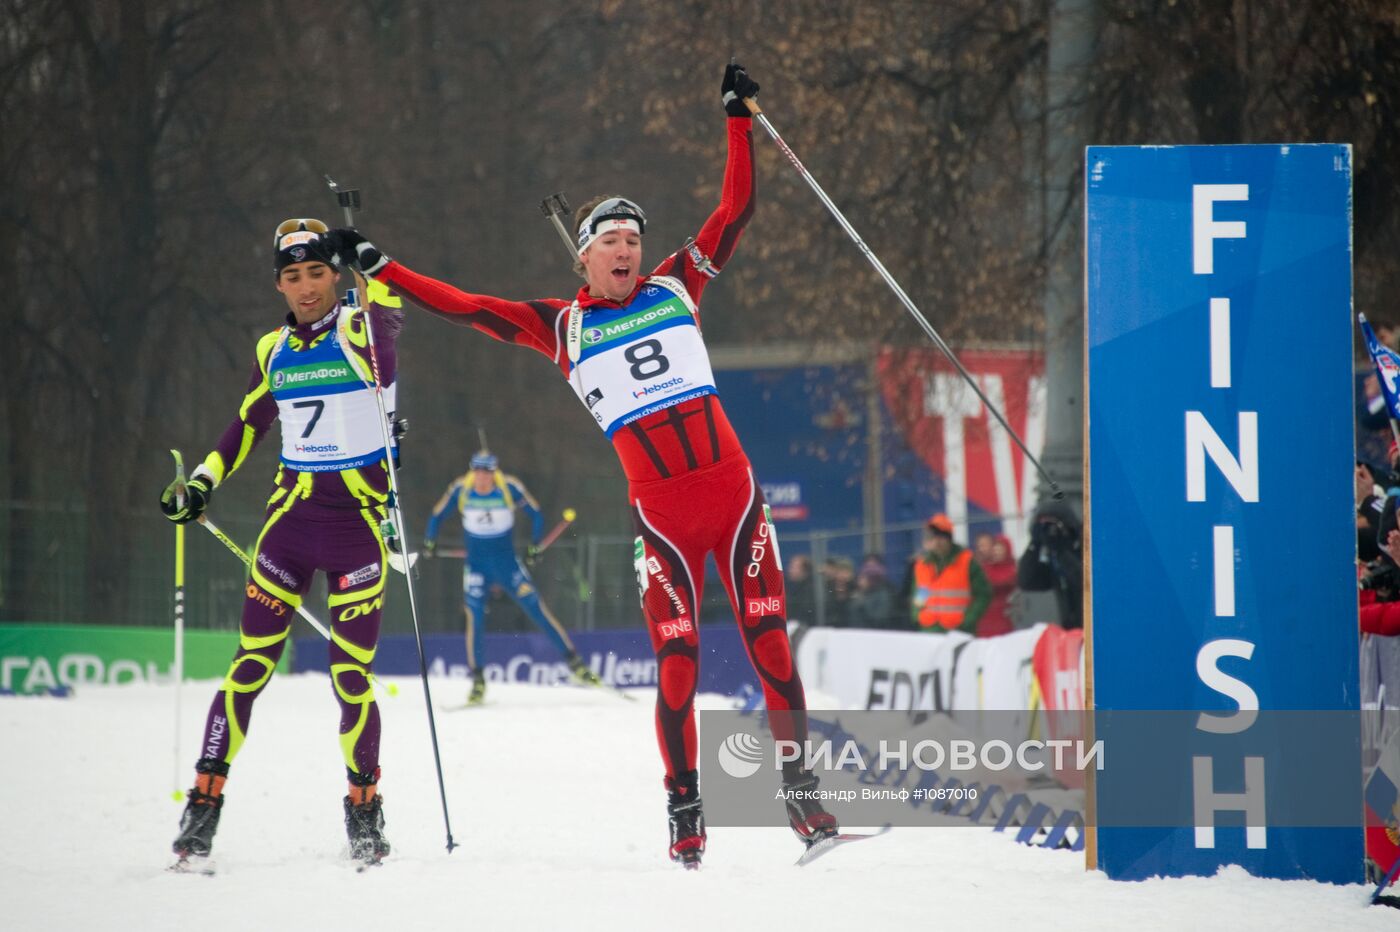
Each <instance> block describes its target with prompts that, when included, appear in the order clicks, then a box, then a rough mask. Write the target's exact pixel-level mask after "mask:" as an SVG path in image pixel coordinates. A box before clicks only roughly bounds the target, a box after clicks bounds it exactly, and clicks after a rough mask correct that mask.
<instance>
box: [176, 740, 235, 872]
mask: <svg viewBox="0 0 1400 932" xmlns="http://www.w3.org/2000/svg"><path fill="white" fill-rule="evenodd" d="M194 770H195V778H194V786H193V787H191V788H190V791H189V793H187V794H186V798H187V799H188V800H189V802H187V803H186V804H185V811H184V814H182V815H181V816H180V834H179V835H178V836H176V838H175V843H174V844H172V845H171V846H170V848H171V850H172V851H174V852H175V855H176V856H177V857H178V858H179V859H180V860H179V862H178V863H177V865H176V867H177V868H183V867H184V866H187V865H189V863H190V859H191V858H199V859H205V858H208V857H209V851H210V849H211V848H212V847H213V845H214V832H215V831H217V830H218V828H219V813H220V812H222V811H223V808H224V781H225V780H227V779H228V764H226V763H224V762H223V761H220V760H214V759H213V758H208V757H206V758H202V759H200V761H199V763H197V764H195V767H194Z"/></svg>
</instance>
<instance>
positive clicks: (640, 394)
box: [632, 376, 685, 398]
mask: <svg viewBox="0 0 1400 932" xmlns="http://www.w3.org/2000/svg"><path fill="white" fill-rule="evenodd" d="M683 384H685V379H682V378H680V377H679V376H677V377H676V378H674V379H667V380H666V381H664V382H657V383H656V384H655V385H648V386H647V387H646V388H639V389H636V390H634V391H633V392H632V397H633V398H645V397H647V396H648V395H655V394H656V393H657V392H661V391H665V390H666V389H668V388H675V387H676V386H677V385H683Z"/></svg>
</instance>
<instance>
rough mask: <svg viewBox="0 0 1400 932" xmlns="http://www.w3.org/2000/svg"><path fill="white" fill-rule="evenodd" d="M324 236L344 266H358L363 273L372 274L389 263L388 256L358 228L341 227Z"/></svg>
mask: <svg viewBox="0 0 1400 932" xmlns="http://www.w3.org/2000/svg"><path fill="white" fill-rule="evenodd" d="M325 238H326V243H327V244H328V245H329V246H330V248H331V251H332V252H334V253H335V255H336V258H337V259H339V260H340V264H341V266H343V267H344V268H355V267H358V268H359V270H360V271H361V272H363V273H364V274H366V275H370V276H373V275H374V273H376V272H378V271H379V270H380V269H382V268H384V266H386V265H388V264H389V257H388V256H386V255H384V253H382V252H380V251H379V250H378V249H376V248H375V247H374V244H373V243H371V242H370V241H369V240H367V239H365V238H364V236H363V235H361V233H360V231H359V230H355V229H351V228H349V227H341V228H340V229H338V230H331V231H329V232H328V233H326V236H325Z"/></svg>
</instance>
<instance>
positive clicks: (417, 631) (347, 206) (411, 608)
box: [325, 175, 457, 854]
mask: <svg viewBox="0 0 1400 932" xmlns="http://www.w3.org/2000/svg"><path fill="white" fill-rule="evenodd" d="M325 178H326V183H327V184H329V185H330V187H331V191H333V192H334V193H335V197H336V200H337V201H338V202H339V204H340V208H341V210H342V211H343V212H344V214H345V225H346V226H349V227H353V226H354V225H355V211H356V209H358V208H359V206H360V191H359V189H358V188H342V187H340V186H339V185H337V184H336V183H335V182H334V181H332V180H331V178H330V176H329V175H327V176H325ZM351 271H352V273H353V274H354V276H355V284H356V291H357V294H356V296H355V299H356V302H357V303H362V302H363V301H364V300H365V298H366V297H367V296H368V293H369V291H368V285H367V283H366V282H365V280H364V276H362V275H361V274H360V272H359V270H358V269H351ZM354 310H356V308H355V307H351V308H349V311H352V312H353V311H354ZM365 336H366V344H367V345H368V347H369V365H370V369H371V371H372V374H373V375H374V398H375V400H376V401H377V402H378V403H379V429H380V431H381V432H382V433H383V435H384V465H385V466H386V467H387V468H388V473H389V495H388V502H387V504H388V506H389V514H390V518H389V521H388V522H387V523H388V525H389V528H388V530H389V531H390V533H391V534H392V537H393V540H392V541H391V540H390V539H389V535H384V536H385V538H386V540H385V544H386V545H389V544H391V543H392V544H393V545H394V546H397V544H398V541H399V540H402V539H403V530H404V529H405V528H407V527H408V523H407V521H405V520H404V514H403V504H402V502H401V500H400V498H399V479H398V473H397V471H396V469H395V468H394V444H393V438H392V437H391V436H390V431H389V409H388V406H387V405H386V404H385V401H384V380H383V378H382V377H381V375H380V369H379V353H378V352H377V351H376V349H375V339H374V325H373V323H372V322H371V321H370V319H369V309H368V308H367V307H366V308H365ZM383 530H384V529H383V528H382V527H381V534H382V533H383ZM403 579H404V585H405V586H407V587H408V612H409V615H410V616H411V617H412V618H413V637H414V639H415V640H416V641H417V643H418V672H419V675H420V676H421V677H422V680H423V701H424V703H425V704H426V706H427V709H428V734H429V735H430V736H431V738H432V742H433V763H434V764H435V765H436V767H437V781H438V796H439V797H440V798H441V799H442V823H443V827H444V828H445V829H446V830H447V853H448V854H451V853H452V849H453V848H455V847H457V843H456V842H454V841H453V840H452V821H451V818H450V817H449V816H448V814H447V785H446V784H445V783H444V782H443V779H442V754H441V752H440V751H439V750H438V739H437V720H436V718H435V717H434V716H433V694H432V690H431V689H430V688H429V686H428V662H427V659H426V658H425V653H424V650H423V631H422V628H421V627H420V626H419V624H418V603H417V601H416V600H415V599H414V597H413V577H412V575H410V574H409V573H404V577H403Z"/></svg>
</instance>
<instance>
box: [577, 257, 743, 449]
mask: <svg viewBox="0 0 1400 932" xmlns="http://www.w3.org/2000/svg"><path fill="white" fill-rule="evenodd" d="M569 384H571V385H572V386H573V388H574V392H575V393H576V394H577V395H578V396H579V399H580V400H581V401H582V402H583V403H584V405H585V406H586V407H587V408H588V410H589V411H590V412H591V413H592V415H593V419H594V420H595V421H597V422H598V426H599V427H601V428H602V429H603V432H604V433H606V434H607V435H608V436H609V437H612V435H613V434H615V433H616V432H617V431H618V430H619V429H620V428H622V427H624V426H626V425H627V424H630V423H632V422H633V421H636V420H639V419H641V418H643V417H646V416H647V415H648V414H652V413H654V412H656V411H661V410H664V409H665V408H669V407H671V406H672V405H676V404H680V403H681V402H682V401H687V400H689V399H691V398H699V397H700V396H702V395H713V394H715V377H714V373H713V372H712V371H711V369H710V356H709V353H708V352H706V350H705V343H704V341H703V340H702V339H701V337H700V328H699V327H698V326H696V323H695V315H694V314H693V313H692V312H691V310H690V308H689V307H688V306H687V305H686V303H685V301H684V300H683V299H682V298H681V296H680V295H679V294H677V293H676V292H675V291H673V290H672V289H671V288H667V287H665V286H664V285H659V284H652V283H651V282H648V283H647V284H645V285H643V286H642V288H641V290H640V291H638V292H637V296H636V297H635V298H634V299H633V300H632V302H631V303H630V304H628V305H627V306H626V307H622V308H616V309H595V310H590V311H588V312H587V313H585V314H584V317H583V333H582V339H581V341H580V352H579V358H578V362H576V363H575V364H574V369H573V372H572V373H571V374H570V376H569Z"/></svg>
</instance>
